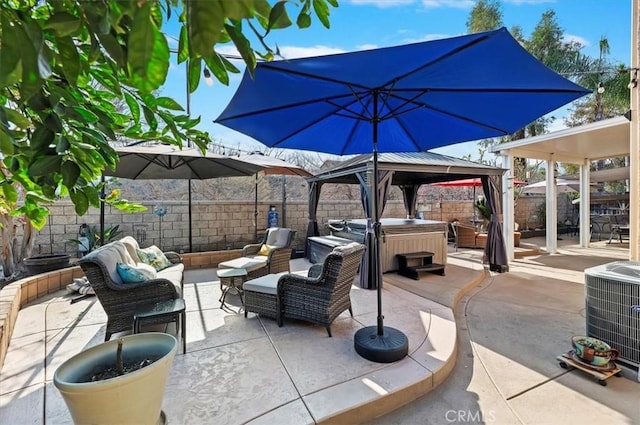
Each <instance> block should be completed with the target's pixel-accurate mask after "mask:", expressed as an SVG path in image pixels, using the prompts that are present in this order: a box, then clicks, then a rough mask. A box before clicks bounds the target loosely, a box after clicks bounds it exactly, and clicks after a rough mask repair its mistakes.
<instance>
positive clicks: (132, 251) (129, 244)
mask: <svg viewBox="0 0 640 425" xmlns="http://www.w3.org/2000/svg"><path fill="white" fill-rule="evenodd" d="M120 242H122V244H123V245H124V247H125V248H126V249H127V252H128V253H129V255H130V256H131V258H132V259H133V261H135V262H136V264H137V263H142V260H141V259H140V257H138V253H137V250H138V249H140V245H138V241H137V240H136V239H135V238H134V237H133V236H125V237H124V238H122V239H120Z"/></svg>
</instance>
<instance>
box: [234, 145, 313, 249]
mask: <svg viewBox="0 0 640 425" xmlns="http://www.w3.org/2000/svg"><path fill="white" fill-rule="evenodd" d="M238 159H240V160H242V161H245V162H249V163H252V164H258V165H260V166H261V167H264V169H263V170H262V171H260V172H259V173H256V187H255V199H254V207H253V226H254V231H253V239H254V240H257V239H258V175H259V174H262V175H281V176H283V178H286V177H285V176H299V177H312V176H313V174H311V173H310V172H308V171H307V170H305V169H304V168H302V167H299V166H297V165H294V164H289V163H288V162H286V161H283V160H281V159H279V158H274V157H272V156H266V155H263V154H261V153H252V154H249V155H242V156H240V157H238ZM282 190H283V193H282V202H283V204H282V214H283V215H282V223H283V227H284V218H285V215H284V214H285V209H284V208H285V204H284V203H285V202H286V197H285V193H284V184H283V189H282Z"/></svg>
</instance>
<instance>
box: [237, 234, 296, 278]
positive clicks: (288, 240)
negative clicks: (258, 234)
mask: <svg viewBox="0 0 640 425" xmlns="http://www.w3.org/2000/svg"><path fill="white" fill-rule="evenodd" d="M295 234H296V231H295V230H293V229H288V228H286V227H272V228H269V229H268V230H267V234H266V237H265V242H264V244H266V245H268V246H269V247H271V249H270V250H269V254H267V263H266V268H262V269H258V270H255V271H249V276H248V278H249V279H255V278H256V277H260V276H263V275H265V274H275V273H282V272H288V271H290V270H291V269H290V267H289V262H290V260H291V252H292V251H293V249H292V248H291V244H292V243H293V238H294V236H295ZM264 244H262V243H255V244H249V245H245V246H244V248H242V256H243V257H253V256H256V255H260V250H261V249H262V247H263V245H264Z"/></svg>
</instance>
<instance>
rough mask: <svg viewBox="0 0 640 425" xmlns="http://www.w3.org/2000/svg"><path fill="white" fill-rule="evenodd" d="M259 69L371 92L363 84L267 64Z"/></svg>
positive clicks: (263, 64) (369, 88)
mask: <svg viewBox="0 0 640 425" xmlns="http://www.w3.org/2000/svg"><path fill="white" fill-rule="evenodd" d="M260 66H261V68H263V69H265V68H266V69H267V70H269V71H274V72H277V73H282V74H290V75H295V76H299V77H306V78H309V79H312V80H317V81H325V82H328V83H334V84H338V85H341V86H353V87H358V88H361V89H364V90H366V91H369V90H371V87H368V86H365V85H363V84H357V83H354V82H351V81H345V80H339V79H337V78H328V77H323V76H320V75H317V74H310V73H308V72H301V71H295V70H291V69H283V68H278V67H275V66H272V65H271V64H269V63H268V62H262V63H261V64H260Z"/></svg>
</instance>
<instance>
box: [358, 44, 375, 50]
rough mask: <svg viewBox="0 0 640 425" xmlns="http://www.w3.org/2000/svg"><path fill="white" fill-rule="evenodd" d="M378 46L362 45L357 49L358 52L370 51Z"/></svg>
mask: <svg viewBox="0 0 640 425" xmlns="http://www.w3.org/2000/svg"><path fill="white" fill-rule="evenodd" d="M378 47H380V46H378V45H377V44H362V45H360V46H358V47H357V49H358V50H371V49H377V48H378Z"/></svg>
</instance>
